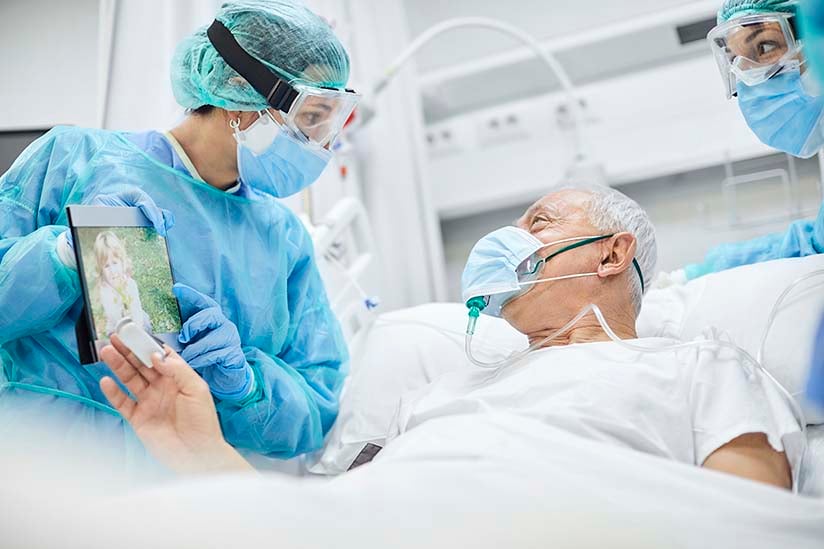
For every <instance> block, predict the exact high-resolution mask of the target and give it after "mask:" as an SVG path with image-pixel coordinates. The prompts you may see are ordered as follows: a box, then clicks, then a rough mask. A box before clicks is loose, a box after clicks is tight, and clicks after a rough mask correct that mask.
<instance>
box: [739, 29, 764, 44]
mask: <svg viewBox="0 0 824 549" xmlns="http://www.w3.org/2000/svg"><path fill="white" fill-rule="evenodd" d="M766 30H767V28H766V27H758V28H757V29H755V32H753V33H752V34H751V35H749V36H748V37H747V38H745V39H744V42H746V43H747V44H749V43H751V42H752V41H753V40H755V39H756V37H758V35H759V34H761V33H763V32H766Z"/></svg>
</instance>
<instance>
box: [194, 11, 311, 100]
mask: <svg viewBox="0 0 824 549" xmlns="http://www.w3.org/2000/svg"><path fill="white" fill-rule="evenodd" d="M206 36H208V37H209V41H210V42H211V43H212V46H214V47H215V49H216V50H217V53H218V54H220V56H221V57H222V58H223V60H224V61H226V63H227V64H228V65H229V66H230V67H232V68H233V69H235V71H236V72H237V73H238V74H239V75H240V76H242V77H243V78H245V79H246V81H247V82H249V85H251V86H252V87H253V88H254V89H255V91H256V92H258V93H259V94H260V95H262V96H263V97H265V98H266V102H267V103H268V104H269V105H270V106H271V107H272V108H274V109H276V110H279V111H281V112H289V109H291V108H292V105H293V104H294V103H295V100H296V99H297V98H298V92H297V90H295V88H293V87H292V86H291V85H290V84H289V83H288V82H287V81H285V80H283V79H282V78H281V77H279V76H278V75H276V74H275V73H273V72H272V71H271V70H269V68H268V67H266V65H264V64H263V63H261V62H260V61H258V60H257V59H255V58H254V57H252V56H251V55H249V53H248V52H247V51H246V50H244V49H243V48H242V47H241V45H240V44H238V42H237V40H235V37H234V36H232V33H231V32H230V31H229V29H227V28H226V26H225V25H224V24H223V23H221V22H220V21H218V20H217V19H215V21H214V23H212V24H211V25H210V26H209V29H208V30H207V31H206Z"/></svg>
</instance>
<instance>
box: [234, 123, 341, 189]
mask: <svg viewBox="0 0 824 549" xmlns="http://www.w3.org/2000/svg"><path fill="white" fill-rule="evenodd" d="M232 127H233V128H234V131H235V140H237V143H238V145H237V165H238V172H239V174H240V180H241V181H243V182H244V183H246V184H248V185H250V186H251V187H253V188H255V189H257V190H259V191H262V192H265V193H267V194H270V195H272V196H275V197H277V198H286V197H287V196H292V195H293V194H297V193H299V192H300V191H302V190H303V189H305V188H306V187H308V186H309V185H311V184H312V183H314V182H315V181H316V180H317V179H318V177H320V174H321V173H323V170H324V169H325V168H326V166H327V165H328V164H329V160H331V158H332V153H331V152H330V151H328V150H326V149H322V148H320V147H314V146H312V145H309V144H307V143H301V142H300V141H298V140H297V139H296V138H294V137H292V136H291V135H289V133H288V131H286V130H284V129H283V127H282V126H281V125H280V124H278V123H277V122H275V121H274V120H272V119H271V118H269V116H268V115H266V114H262V115H260V117H259V118H258V119H257V120H255V121H254V122H253V123H252V124H251V125H250V126H249V127H248V128H246V129H245V130H240V129H238V128H237V127H236V124H235V125H233V126H232Z"/></svg>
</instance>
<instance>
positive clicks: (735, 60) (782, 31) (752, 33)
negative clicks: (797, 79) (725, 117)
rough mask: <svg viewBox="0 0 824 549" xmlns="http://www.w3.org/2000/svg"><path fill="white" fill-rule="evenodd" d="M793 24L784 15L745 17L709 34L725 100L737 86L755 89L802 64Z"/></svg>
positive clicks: (733, 20)
mask: <svg viewBox="0 0 824 549" xmlns="http://www.w3.org/2000/svg"><path fill="white" fill-rule="evenodd" d="M793 21H794V20H793V16H792V15H791V14H785V13H768V14H757V15H745V16H742V17H738V18H735V19H732V20H730V21H727V22H725V23H721V24H719V25H718V26H717V27H715V28H714V29H712V30H711V31H710V32H709V34H708V35H707V39H708V40H709V43H710V47H711V48H712V51H713V54H714V56H715V62H716V64H717V65H718V70H719V72H720V73H721V78H722V80H723V81H724V86H725V89H726V93H727V99H730V98H732V97H734V96H735V95H736V94H737V86H738V85H739V84H745V85H747V86H757V85H758V84H762V83H763V82H766V81H767V80H769V79H770V78H772V77H773V76H775V75H777V74H779V73H780V72H782V71H784V70H788V69H792V68H798V67H800V66H801V65H802V64H803V63H804V60H803V57H802V55H801V44H800V43H799V42H797V41H796V34H795V30H794V27H795V24H794V22H793ZM738 91H740V90H738Z"/></svg>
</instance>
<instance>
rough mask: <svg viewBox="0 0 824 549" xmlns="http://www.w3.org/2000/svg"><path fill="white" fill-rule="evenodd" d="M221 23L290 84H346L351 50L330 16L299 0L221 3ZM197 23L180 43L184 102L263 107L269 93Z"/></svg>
mask: <svg viewBox="0 0 824 549" xmlns="http://www.w3.org/2000/svg"><path fill="white" fill-rule="evenodd" d="M215 19H217V20H218V21H220V22H221V23H223V24H224V25H225V26H226V28H228V29H229V31H230V32H231V33H232V35H233V36H234V37H235V39H236V40H237V41H238V43H239V44H240V45H241V47H243V49H245V50H246V51H247V52H248V53H249V54H251V55H252V56H254V57H255V58H257V59H258V60H259V61H261V62H262V63H264V64H265V65H266V66H267V67H269V68H270V69H271V70H272V71H273V72H275V73H276V74H278V75H279V76H281V77H282V78H283V79H285V80H286V81H287V82H289V83H290V84H294V83H302V84H308V85H313V86H323V87H330V88H343V87H344V86H346V82H347V80H349V55H348V54H347V53H346V50H345V49H344V47H343V45H342V44H341V43H340V41H339V40H338V38H337V36H335V33H334V32H333V31H332V28H331V27H330V26H329V24H328V23H326V21H324V20H323V19H321V18H320V17H319V16H317V15H316V14H314V13H312V12H311V11H310V10H309V9H308V8H307V7H306V6H305V5H304V4H303V3H302V2H301V1H300V0H241V1H236V2H227V3H225V4H223V6H221V8H220V11H218V13H217V15H216V16H215ZM206 29H207V26H204V27H201V28H199V29H198V30H197V31H196V32H195V33H194V34H192V35H191V36H189V37H187V38H185V39H184V40H183V41H182V42H181V43H180V44H178V46H177V50H176V51H175V54H174V57H173V59H172V71H171V73H172V74H171V78H172V91H173V92H174V95H175V99H177V102H178V103H180V105H182V106H183V107H186V108H189V109H196V108H198V107H201V106H203V105H213V106H215V107H220V108H223V109H228V110H240V111H252V110H262V109H265V108H266V107H267V106H268V105H267V104H266V99H265V98H264V97H263V96H262V95H260V94H259V93H258V92H256V91H255V90H254V89H253V88H252V86H250V85H249V84H248V83H247V82H246V80H244V79H243V78H242V77H241V76H240V75H239V74H238V73H237V72H235V70H234V69H232V68H231V67H230V66H229V65H227V64H226V62H225V61H224V60H223V58H222V57H221V56H220V54H218V52H217V50H215V48H214V47H213V46H212V44H211V42H210V41H209V38H208V37H207V36H206Z"/></svg>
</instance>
